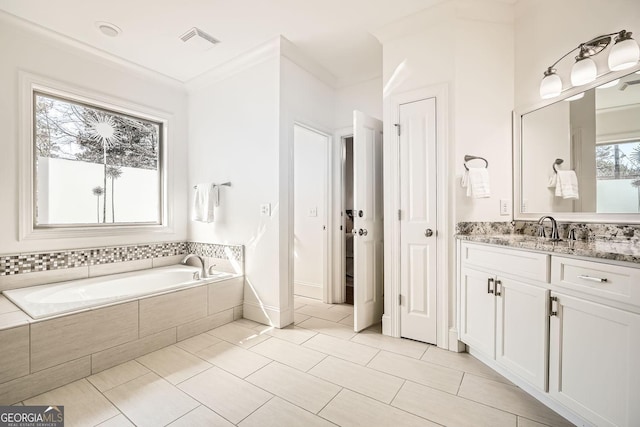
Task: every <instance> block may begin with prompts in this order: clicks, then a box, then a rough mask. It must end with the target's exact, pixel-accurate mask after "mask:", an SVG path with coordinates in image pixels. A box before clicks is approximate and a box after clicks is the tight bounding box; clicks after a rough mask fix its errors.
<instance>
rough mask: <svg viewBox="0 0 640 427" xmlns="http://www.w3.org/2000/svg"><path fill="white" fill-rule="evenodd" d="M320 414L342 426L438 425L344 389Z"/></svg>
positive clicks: (409, 426)
mask: <svg viewBox="0 0 640 427" xmlns="http://www.w3.org/2000/svg"><path fill="white" fill-rule="evenodd" d="M319 415H320V416H321V417H323V418H326V419H327V420H329V421H331V422H333V423H335V424H337V425H339V426H342V427H366V426H376V427H399V426H402V427H436V424H434V423H432V422H430V421H427V420H425V419H422V418H420V417H417V416H415V415H413V414H409V413H407V412H404V411H402V410H400V409H398V408H394V407H393V406H389V405H385V404H384V403H380V402H378V401H377V400H374V399H371V398H368V397H366V396H362V395H361V394H358V393H354V392H352V391H350V390H344V389H343V390H342V391H341V392H340V393H339V394H338V396H336V397H335V398H334V399H333V400H332V401H331V402H330V403H329V404H328V405H327V406H326V407H325V408H324V409H323V410H322V411H320V414H319Z"/></svg>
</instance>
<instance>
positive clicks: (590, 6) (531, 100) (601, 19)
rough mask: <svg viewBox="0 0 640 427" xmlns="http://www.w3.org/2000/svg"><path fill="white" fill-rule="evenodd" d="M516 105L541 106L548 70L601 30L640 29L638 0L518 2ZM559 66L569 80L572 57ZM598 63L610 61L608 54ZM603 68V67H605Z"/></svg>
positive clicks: (520, 106)
mask: <svg viewBox="0 0 640 427" xmlns="http://www.w3.org/2000/svg"><path fill="white" fill-rule="evenodd" d="M515 11H516V17H515V106H516V108H518V109H523V108H524V109H526V108H528V107H529V106H532V105H534V104H540V101H541V100H540V95H539V93H538V90H539V87H540V80H541V79H542V77H543V74H542V73H543V72H544V71H545V70H546V69H547V67H549V66H550V65H551V64H553V63H554V62H555V61H556V60H558V59H559V58H560V57H561V56H562V55H564V54H565V53H566V52H568V51H569V50H570V49H572V48H575V47H577V46H578V45H579V44H580V43H582V42H584V41H587V40H589V39H591V38H593V37H596V36H598V35H601V34H607V33H613V32H616V31H619V30H622V29H626V30H628V31H632V32H633V33H634V34H633V35H634V38H635V39H636V40H638V38H637V37H636V36H637V35H638V33H639V32H640V25H639V23H640V2H638V1H637V0H588V1H587V0H562V1H556V0H519V1H518V2H517V3H516V5H515ZM574 56H575V55H569V57H568V58H565V59H564V60H562V62H561V63H560V64H558V66H557V67H556V68H557V69H558V74H559V75H560V77H561V78H562V79H563V81H565V82H568V81H569V78H568V76H569V74H568V73H569V71H570V69H571V66H572V65H573V59H572V58H573V57H574ZM595 60H596V62H597V63H598V64H599V65H600V64H606V60H607V56H606V54H605V55H598V56H596V57H595ZM600 69H602V68H600Z"/></svg>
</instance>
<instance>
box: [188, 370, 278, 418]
mask: <svg viewBox="0 0 640 427" xmlns="http://www.w3.org/2000/svg"><path fill="white" fill-rule="evenodd" d="M179 387H180V389H181V390H183V391H185V392H186V393H188V394H189V395H191V396H193V397H194V398H195V399H198V400H199V401H200V402H201V403H202V404H204V405H206V406H208V407H209V408H210V409H212V410H214V411H215V412H216V413H218V414H220V415H221V416H223V417H224V418H226V419H227V420H229V421H231V422H232V423H233V424H236V423H238V422H240V421H241V420H242V419H244V418H246V417H247V416H248V415H249V414H251V413H252V412H253V411H255V410H256V409H258V408H259V407H260V406H262V405H263V404H265V403H266V402H267V401H268V400H269V399H271V397H272V395H271V394H270V393H267V392H266V391H264V390H261V389H259V388H258V387H255V386H254V385H252V384H249V383H248V382H246V381H243V380H241V379H239V378H238V377H236V376H234V375H231V374H230V373H228V372H225V371H223V370H222V369H220V368H218V367H216V366H214V367H213V368H211V369H209V370H207V371H204V372H203V373H201V374H198V375H196V376H195V377H193V378H190V379H188V380H187V381H185V382H183V383H182V384H180V385H179Z"/></svg>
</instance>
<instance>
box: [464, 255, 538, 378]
mask: <svg viewBox="0 0 640 427" xmlns="http://www.w3.org/2000/svg"><path fill="white" fill-rule="evenodd" d="M485 248H486V250H485ZM461 252H462V257H463V258H464V260H465V261H464V262H463V266H462V267H461V269H460V281H459V292H460V293H459V295H460V334H461V340H462V341H463V342H464V343H466V344H467V345H469V347H471V348H472V349H473V350H474V351H475V352H480V353H482V354H483V355H485V356H486V357H488V358H490V359H493V360H495V361H496V362H497V363H498V364H499V365H501V366H503V367H504V368H506V369H508V370H509V371H511V372H513V373H515V374H517V375H518V376H520V377H521V378H522V379H524V380H526V381H527V382H529V383H530V384H532V385H534V386H535V387H537V388H539V389H540V390H546V387H547V378H548V376H547V357H546V354H547V343H548V341H549V339H548V295H549V290H548V289H546V288H545V287H544V282H543V283H541V284H536V279H537V280H544V281H545V282H546V278H547V277H548V276H547V271H546V270H547V269H548V256H547V255H541V254H533V253H527V252H522V253H519V252H516V251H511V250H502V249H500V248H492V247H482V246H478V245H463V246H462V251H461ZM487 265H489V267H491V266H494V267H493V268H487ZM535 266H537V267H538V268H537V270H538V271H536V267H535ZM540 269H541V270H540ZM523 272H524V274H523ZM522 276H525V277H522Z"/></svg>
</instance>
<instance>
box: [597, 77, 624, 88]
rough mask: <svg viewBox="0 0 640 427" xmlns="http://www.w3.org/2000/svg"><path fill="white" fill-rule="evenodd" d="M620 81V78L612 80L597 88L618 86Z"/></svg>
mask: <svg viewBox="0 0 640 427" xmlns="http://www.w3.org/2000/svg"><path fill="white" fill-rule="evenodd" d="M618 83H620V79H615V80H611V81H610V82H607V83H605V84H602V85H600V86H598V87H597V88H596V89H607V88H610V87H614V86H617V85H618Z"/></svg>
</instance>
